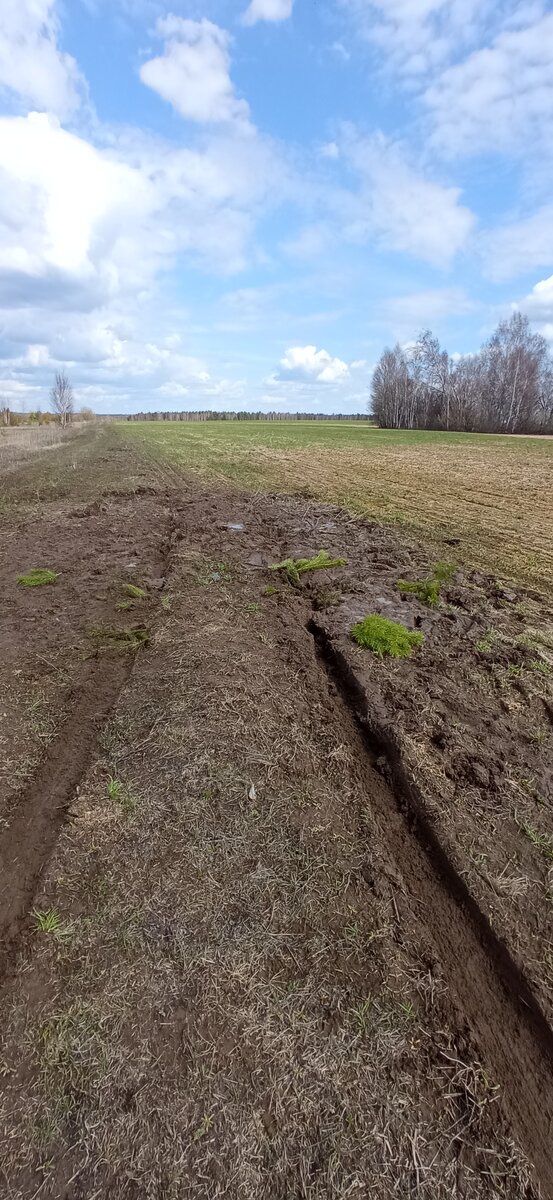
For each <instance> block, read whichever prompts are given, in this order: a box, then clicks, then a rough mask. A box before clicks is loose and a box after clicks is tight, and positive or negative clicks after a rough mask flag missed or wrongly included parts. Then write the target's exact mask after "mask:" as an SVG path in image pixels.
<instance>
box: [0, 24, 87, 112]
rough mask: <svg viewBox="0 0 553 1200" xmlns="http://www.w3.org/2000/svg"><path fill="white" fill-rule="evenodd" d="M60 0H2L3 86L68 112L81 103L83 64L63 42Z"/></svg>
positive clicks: (36, 104) (0, 81)
mask: <svg viewBox="0 0 553 1200" xmlns="http://www.w3.org/2000/svg"><path fill="white" fill-rule="evenodd" d="M57 34H58V22H57V19H56V5H55V0H2V3H1V5H0V88H7V89H9V91H11V92H15V93H16V94H17V95H18V96H20V97H22V99H23V100H25V101H28V102H30V103H31V104H32V105H33V106H34V107H37V108H40V109H44V110H47V111H49V112H53V113H56V114H57V115H58V116H60V117H65V116H67V115H69V114H70V113H71V112H73V111H74V110H75V108H76V107H77V106H78V104H79V91H80V89H81V88H82V86H83V80H82V77H81V75H80V73H79V70H78V68H77V64H76V62H75V60H74V59H73V58H71V56H70V55H69V54H63V53H62V52H61V51H60V50H59V49H58V46H57Z"/></svg>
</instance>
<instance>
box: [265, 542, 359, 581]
mask: <svg viewBox="0 0 553 1200" xmlns="http://www.w3.org/2000/svg"><path fill="white" fill-rule="evenodd" d="M346 563H347V559H345V558H331V557H330V555H329V553H328V551H327V550H319V551H318V552H317V554H315V555H314V556H313V558H285V559H284V562H281V563H272V564H271V566H270V567H269V570H270V571H284V572H285V573H286V577H287V579H288V582H289V583H291V584H292V587H296V588H299V587H301V576H302V575H305V574H306V572H307V571H325V570H327V571H328V570H331V569H332V568H333V567H345V565H346Z"/></svg>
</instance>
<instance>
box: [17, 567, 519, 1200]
mask: <svg viewBox="0 0 553 1200" xmlns="http://www.w3.org/2000/svg"><path fill="white" fill-rule="evenodd" d="M201 561H202V560H201V559H200V558H199V555H198V551H197V549H196V548H194V547H191V548H187V547H186V546H184V547H182V548H181V553H180V556H179V558H178V560H177V561H176V562H175V564H174V573H173V576H172V587H171V589H170V592H169V596H170V601H171V611H170V612H164V615H163V618H162V621H161V623H160V626H159V628H158V631H157V634H156V636H155V639H154V645H153V647H152V649H151V650H150V652H149V653H148V654H147V655H146V656H145V657H143V658H141V659H140V660H139V663H138V666H137V669H136V673H135V676H134V678H133V680H132V681H131V683H130V685H128V686H127V689H126V692H125V694H124V696H123V698H122V701H121V703H120V706H119V709H118V712H117V716H116V719H115V720H114V721H113V722H112V724H111V725H110V727H109V728H108V729H107V730H105V731H104V737H103V747H104V757H103V758H102V759H100V760H99V762H98V763H97V764H96V766H95V767H94V768H93V769H92V770H91V772H90V774H89V775H88V777H87V779H86V780H85V781H84V785H83V787H82V789H81V793H80V796H79V799H78V801H77V802H76V803H75V806H74V809H73V810H72V813H71V818H72V819H71V823H70V824H69V825H68V826H67V827H66V828H65V831H64V833H63V835H62V838H61V840H60V843H59V846H58V849H57V852H56V855H55V858H54V860H53V862H52V864H51V867H50V870H49V872H48V875H47V877H46V879H45V882H44V895H43V896H42V897H41V898H40V901H39V902H37V909H38V910H39V911H41V912H49V911H50V912H51V911H54V912H55V913H56V914H57V915H58V916H59V921H60V922H61V924H62V925H63V927H64V928H67V929H68V930H69V931H70V932H69V935H68V936H67V937H64V938H63V939H57V938H52V937H45V936H43V935H42V934H40V933H38V932H36V933H35V935H34V936H33V938H32V941H31V943H30V948H29V951H28V954H27V955H26V956H25V957H24V958H23V960H22V962H21V964H20V970H19V974H18V979H17V980H16V985H15V990H14V992H13V996H12V1004H11V1007H10V1008H7V1009H6V1014H5V1019H4V1025H3V1034H4V1042H5V1051H4V1079H5V1087H4V1097H3V1099H4V1108H3V1112H2V1125H3V1131H4V1135H5V1145H6V1147H7V1155H6V1158H5V1166H4V1170H5V1177H6V1178H7V1179H8V1180H9V1186H10V1187H11V1188H12V1192H11V1194H12V1195H14V1196H16V1195H17V1196H25V1197H30V1196H31V1195H33V1189H38V1194H39V1195H40V1196H41V1197H52V1198H53V1197H55V1196H58V1195H59V1194H65V1191H64V1189H65V1186H66V1185H67V1184H68V1181H69V1180H70V1179H72V1180H73V1184H74V1186H75V1187H76V1188H77V1187H78V1188H80V1190H81V1193H82V1194H86V1195H89V1196H91V1197H92V1196H94V1197H101V1196H108V1195H109V1197H110V1200H119V1198H121V1200H123V1198H125V1200H126V1198H127V1197H134V1196H141V1197H142V1196H143V1197H145V1198H148V1200H181V1198H182V1197H183V1196H187V1197H191V1198H194V1197H197V1198H198V1200H206V1198H207V1197H223V1196H227V1197H237V1198H238V1197H240V1200H250V1198H251V1200H253V1198H254V1197H255V1198H256V1200H257V1198H260V1197H267V1198H268V1197H271V1198H272V1200H274V1198H278V1200H285V1198H286V1200H288V1198H289V1197H291V1196H294V1197H298V1200H300V1198H305V1200H307V1198H309V1200H345V1198H346V1197H347V1198H352V1200H353V1198H359V1200H361V1198H363V1200H364V1198H365V1197H368V1196H370V1197H371V1198H372V1197H382V1198H384V1197H386V1200H388V1198H389V1197H393V1196H397V1197H403V1196H407V1195H412V1196H417V1197H421V1198H423V1200H425V1198H426V1200H441V1198H443V1200H446V1198H447V1200H450V1197H451V1196H453V1195H455V1194H457V1193H458V1188H459V1179H460V1178H461V1179H462V1194H463V1197H464V1198H465V1200H477V1198H478V1200H483V1198H486V1200H487V1198H489V1200H492V1197H493V1198H494V1200H497V1198H499V1197H505V1198H506V1197H509V1198H512V1200H515V1198H516V1200H522V1198H523V1197H526V1196H527V1195H528V1192H527V1187H528V1172H527V1167H526V1164H525V1162H524V1160H523V1158H522V1157H521V1156H520V1154H518V1152H517V1151H516V1150H515V1149H514V1148H513V1147H512V1146H511V1145H510V1143H508V1142H505V1141H502V1140H501V1139H497V1138H495V1137H491V1136H490V1128H491V1125H490V1118H489V1115H488V1114H489V1110H490V1109H491V1108H492V1106H493V1105H494V1104H495V1101H496V1092H495V1089H494V1088H493V1086H492V1085H491V1084H490V1082H489V1080H488V1079H487V1078H486V1076H485V1075H484V1072H483V1071H482V1068H481V1067H480V1066H479V1064H478V1063H476V1062H473V1061H472V1059H471V1058H470V1057H469V1058H467V1060H466V1061H465V1060H464V1059H463V1057H462V1056H461V1055H460V1054H459V1052H458V1051H456V1050H455V1048H454V1045H453V1040H452V1038H451V1036H450V1035H449V1034H448V1033H447V1031H444V1029H443V1027H442V1025H441V1023H440V1024H439V1025H438V1027H436V1024H435V1023H436V1020H437V1016H436V1014H439V1013H440V1007H439V1005H440V996H441V995H443V991H444V984H443V981H442V980H441V978H440V975H439V971H435V970H434V971H430V970H429V968H428V964H427V963H426V962H425V955H424V948H423V947H421V946H419V945H417V944H416V942H415V941H413V940H412V938H410V937H404V930H403V923H402V921H401V920H400V918H399V914H398V909H397V904H396V900H395V897H396V893H397V894H398V895H400V898H401V899H402V900H405V897H404V896H402V894H401V883H399V885H398V883H397V882H396V883H395V884H394V886H393V887H392V886H390V884H389V883H386V879H387V877H388V876H387V874H386V872H388V875H389V873H390V871H393V869H394V868H393V864H387V863H386V862H383V861H382V858H381V853H382V852H381V850H380V849H379V846H380V844H381V843H380V838H379V831H378V828H377V827H376V825H375V822H374V818H373V816H372V814H371V811H370V808H369V806H368V805H367V802H366V797H365V796H363V795H362V794H361V793H360V790H359V777H358V774H357V771H356V763H355V761H354V755H352V749H351V746H350V745H349V744H348V741H347V738H346V737H345V736H344V731H343V730H341V728H340V725H339V723H337V722H336V719H335V713H333V712H332V711H331V710H330V709H329V708H328V693H327V690H326V682H323V681H322V680H320V679H319V676H318V675H317V670H316V668H315V666H314V660H313V654H312V648H311V646H310V643H309V639H308V637H307V635H306V633H305V631H304V630H303V628H302V627H301V626H297V627H296V626H295V625H293V624H284V625H283V624H281V623H280V620H279V618H278V615H277V616H275V615H274V611H273V609H272V608H270V601H268V602H267V605H266V607H264V608H263V612H262V616H261V618H260V623H259V626H258V625H257V624H256V626H255V627H252V623H251V618H250V617H249V615H248V613H247V611H246V605H247V604H248V603H249V602H251V597H252V594H254V595H255V594H256V593H255V590H254V589H255V586H256V584H255V573H254V572H250V573H249V574H248V572H245V571H244V570H238V571H233V572H232V573H231V574H232V577H227V576H225V577H224V578H220V579H219V580H217V581H213V580H212V579H210V578H209V571H208V570H207V567H208V565H209V563H210V562H211V561H212V558H211V557H206V558H205V560H204V563H205V568H204V569H203V571H202V570H199V566H201ZM198 577H199V578H200V581H201V580H203V582H199V579H198ZM199 589H201V592H200V593H199ZM199 612H200V613H201V619H199V620H198V613H199ZM110 779H111V780H116V781H117V783H118V784H119V783H120V784H121V787H122V788H125V789H127V790H128V793H129V794H131V795H134V794H136V793H139V794H140V795H141V797H142V800H141V803H140V804H139V805H138V806H137V807H136V810H135V811H133V812H132V813H128V812H123V811H122V810H121V805H120V804H119V802H118V799H117V797H116V796H114V794H113V791H114V789H113V787H112V788H111V789H110V787H109V786H108V782H109V780H110ZM110 792H111V794H110ZM367 879H369V880H370V879H373V880H376V881H378V882H377V883H376V885H375V884H373V885H368V884H367ZM492 1124H493V1122H492ZM464 1147H466V1148H467V1152H466V1153H465V1149H464Z"/></svg>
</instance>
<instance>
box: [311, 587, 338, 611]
mask: <svg viewBox="0 0 553 1200" xmlns="http://www.w3.org/2000/svg"><path fill="white" fill-rule="evenodd" d="M341 599H342V597H341V595H340V593H339V592H325V591H320V592H317V595H316V596H314V597H313V608H314V609H315V612H327V611H328V609H329V608H336V607H337V605H338V604H340V602H341Z"/></svg>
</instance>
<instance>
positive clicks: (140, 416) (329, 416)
mask: <svg viewBox="0 0 553 1200" xmlns="http://www.w3.org/2000/svg"><path fill="white" fill-rule="evenodd" d="M367 420H368V417H367V414H366V413H349V414H347V413H346V414H344V413H287V412H217V411H215V410H214V409H213V410H211V409H208V410H204V411H203V412H202V411H201V410H200V411H198V412H147V413H131V414H130V416H128V417H127V421H367Z"/></svg>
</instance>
